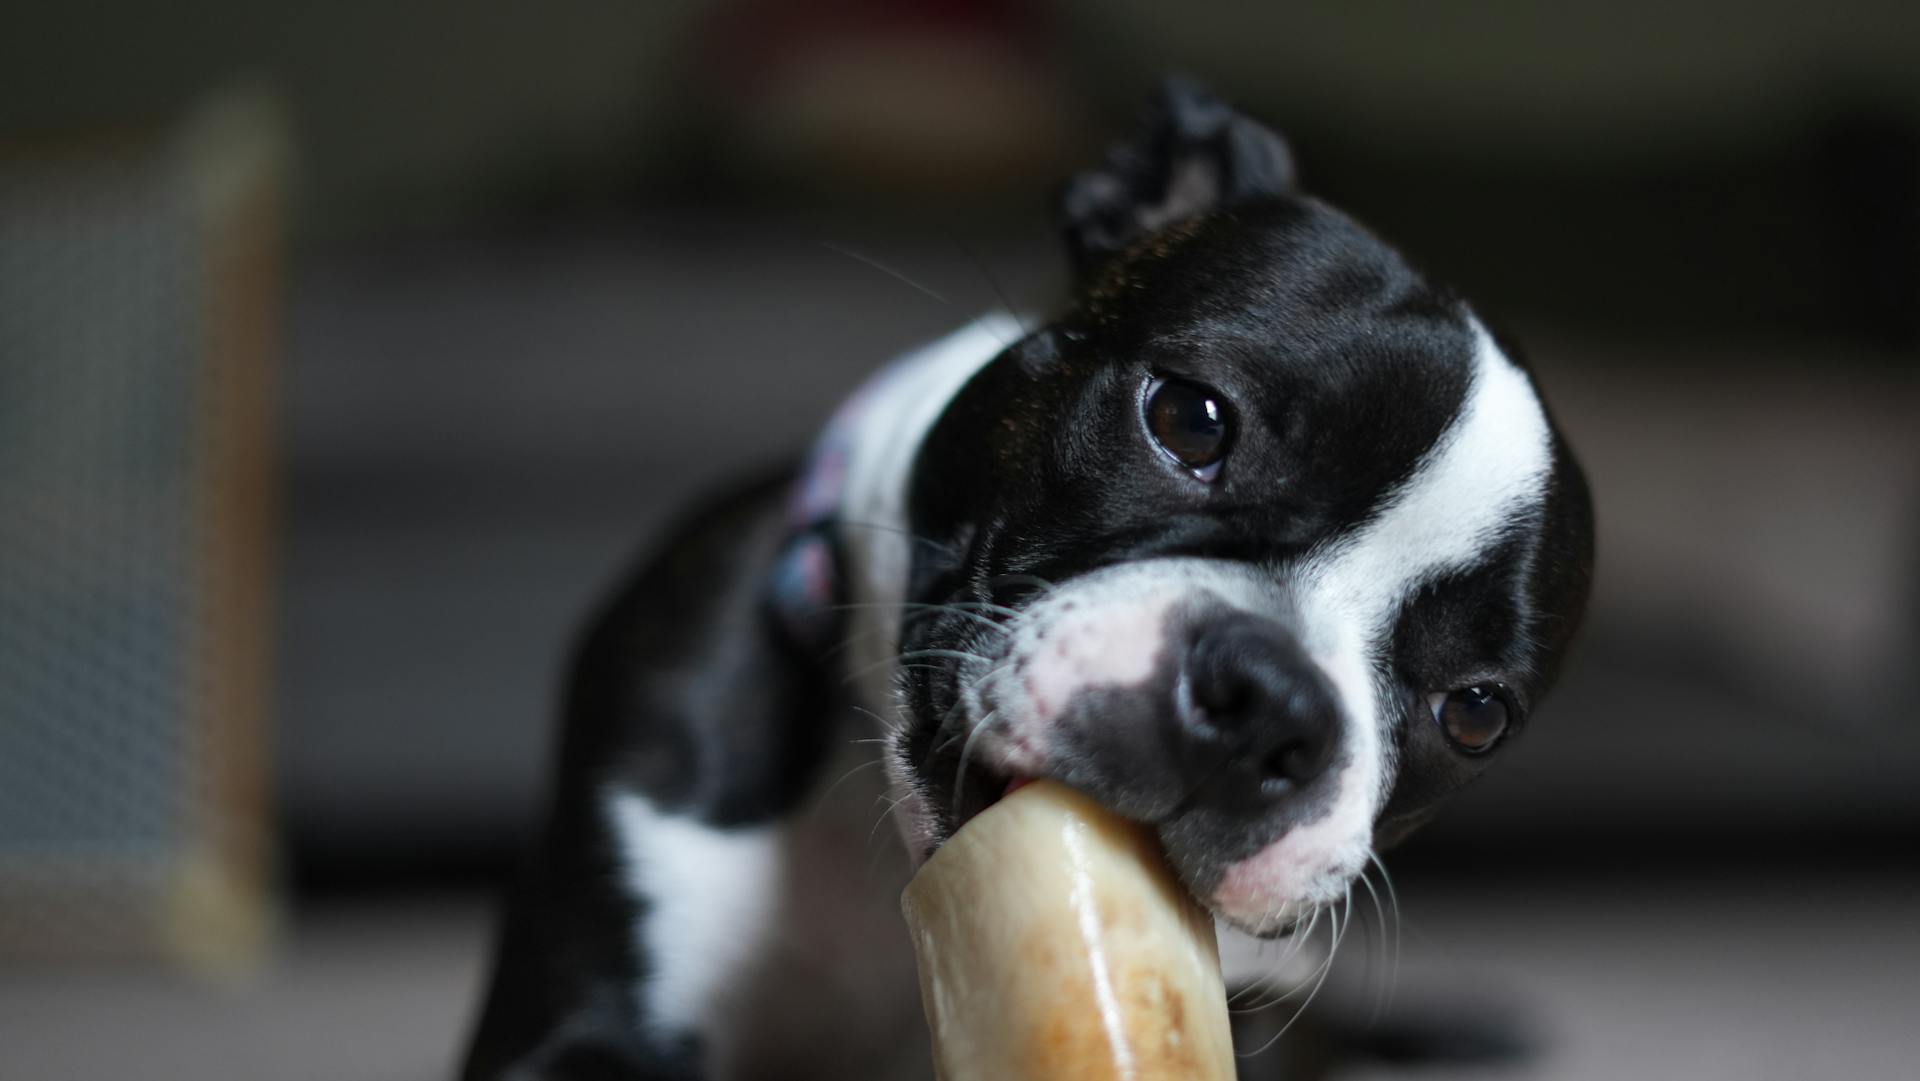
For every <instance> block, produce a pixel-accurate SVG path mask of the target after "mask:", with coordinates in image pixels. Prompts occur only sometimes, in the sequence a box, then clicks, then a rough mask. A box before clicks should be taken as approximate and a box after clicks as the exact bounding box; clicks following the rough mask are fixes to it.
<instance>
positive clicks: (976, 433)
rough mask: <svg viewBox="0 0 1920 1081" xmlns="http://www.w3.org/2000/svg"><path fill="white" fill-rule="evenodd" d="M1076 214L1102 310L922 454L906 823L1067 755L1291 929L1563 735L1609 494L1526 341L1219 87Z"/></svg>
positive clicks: (1050, 342)
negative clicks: (1514, 753)
mask: <svg viewBox="0 0 1920 1081" xmlns="http://www.w3.org/2000/svg"><path fill="white" fill-rule="evenodd" d="M1061 202H1062V209H1063V213H1064V218H1065V225H1066V232H1067V237H1068V240H1069V247H1070V249H1071V254H1072V256H1073V259H1074V261H1075V264H1076V267H1077V274H1078V280H1077V287H1076V296H1075V299H1074V301H1073V303H1072V304H1071V306H1070V307H1069V309H1068V310H1067V312H1066V314H1065V315H1064V316H1062V317H1061V318H1060V319H1059V320H1058V321H1056V322H1053V323H1051V324H1048V325H1046V326H1044V327H1041V328H1039V329H1037V330H1035V331H1034V332H1032V333H1031V334H1028V335H1027V336H1026V337H1024V338H1023V339H1022V340H1020V341H1018V342H1017V343H1015V344H1013V345H1011V346H1010V347H1008V348H1007V349H1006V350H1005V351H1004V352H1002V353H1000V354H999V355H998V356H997V357H995V358H994V359H993V360H992V361H991V362H989V363H988V364H986V365H985V366H984V367H983V368H981V369H980V370H979V371H978V373H977V374H975V375H973V376H972V377H971V379H970V380H968V381H967V382H966V383H965V385H964V387H963V388H962V389H961V390H959V392H958V393H957V394H956V395H955V396H954V397H953V399H952V400H951V401H950V402H949V403H947V405H946V407H945V408H944V410H943V411H941V413H940V415H939V416H938V419H937V420H935V421H934V422H933V423H932V424H931V427H930V428H929V430H928V431H927V433H926V435H925V438H924V440H923V441H922V442H921V444H920V449H919V451H918V454H917V455H916V457H915V458H914V461H913V464H912V469H911V472H910V474H909V477H908V480H907V488H906V493H905V496H904V510H905V525H906V527H907V528H908V529H909V530H910V531H911V533H912V534H913V535H914V536H916V537H917V538H919V539H920V540H921V541H923V542H924V543H916V544H914V545H913V547H912V557H911V569H910V574H909V576H908V578H909V584H908V587H907V590H906V599H907V600H908V601H909V602H912V604H913V605H915V606H917V607H914V608H913V609H912V610H911V611H910V613H909V614H908V616H907V617H906V618H904V619H902V620H901V621H900V624H899V641H898V644H899V646H900V649H901V651H902V653H903V654H904V655H905V656H907V657H910V658H914V657H917V658H921V659H923V661H924V663H910V664H905V665H902V666H901V667H900V669H899V671H898V675H897V690H898V693H899V696H900V704H901V707H902V708H901V711H900V712H901V715H902V718H903V722H902V726H901V727H900V729H899V730H898V731H897V732H896V734H895V736H894V737H893V743H892V746H891V748H890V754H889V756H888V757H889V768H890V773H891V777H892V782H893V785H894V787H895V789H896V795H897V796H899V797H900V799H901V802H900V806H899V808H898V810H897V812H896V813H897V814H898V815H900V816H902V817H903V823H902V825H903V829H904V831H905V833H906V835H907V837H908V838H909V840H910V842H911V843H913V845H914V847H915V848H916V850H917V851H916V855H918V856H924V855H926V854H927V852H930V851H931V850H932V849H933V848H934V847H935V846H937V845H938V844H939V843H940V842H941V841H942V840H944V838H945V837H947V836H948V835H950V834H951V832H952V831H953V830H954V829H956V828H958V826H959V825H960V824H962V823H964V822H965V821H966V820H967V819H968V818H969V817H970V816H972V815H973V814H976V813H978V812H979V811H980V810H981V809H982V808H983V807H985V806H986V805H987V804H988V803H990V802H992V801H993V800H994V799H996V798H997V797H998V796H999V795H1000V794H1001V793H1003V792H1004V791H1005V790H1006V788H1007V786H1008V785H1009V783H1011V782H1012V781H1014V780H1017V779H1020V778H1027V777H1051V778H1056V779H1059V780H1062V781H1065V782H1067V783H1069V784H1071V785H1073V786H1075V787H1077V788H1079V789H1081V790H1083V791H1085V792H1087V793H1089V794H1091V795H1092V796H1094V797H1095V798H1096V799H1098V800H1100V801H1102V802H1103V803H1105V804H1106V805H1108V806H1109V807H1111V808H1112V809H1113V810H1115V811H1117V812H1119V813H1120V814H1122V815H1125V816H1127V817H1129V818H1132V819H1135V820H1138V821H1140V822H1143V823H1149V824H1151V825H1152V826H1153V827H1154V828H1156V829H1157V831H1158V833H1159V835H1160V837H1161V839H1162V841H1163V842H1164V844H1165V847H1166V850H1167V853H1168V855H1169V857H1170V858H1171V860H1172V862H1173V864H1174V866H1175V867H1176V868H1177V869H1178V871H1179V872H1180V874H1181V876H1182V877H1183V878H1184V880H1185V882H1186V884H1187V885H1188V886H1189V887H1190V888H1191V889H1192V890H1193V892H1194V894H1195V895H1196V896H1197V897H1199V898H1200V899H1201V900H1202V901H1204V902H1206V903H1207V904H1209V905H1210V906H1211V907H1212V908H1213V909H1214V910H1215V911H1216V912H1217V913H1218V914H1219V915H1220V916H1222V917H1223V918H1225V919H1226V920H1227V921H1229V922H1231V923H1233V924H1235V925H1237V926H1239V927H1241V928H1243V929H1246V930H1250V931H1254V932H1256V933H1271V932H1275V931H1278V930H1280V929H1282V928H1284V927H1286V926H1287V925H1289V924H1290V923H1291V922H1292V921H1293V920H1295V919H1297V918H1298V917H1299V916H1300V915H1301V914H1302V913H1304V912H1305V911H1306V910H1307V909H1309V908H1311V907H1312V906H1314V905H1316V904H1319V903H1324V902H1328V901H1330V900H1333V899H1336V898H1338V897H1340V896H1341V895H1342V894H1343V893H1344V892H1345V890H1346V888H1347V886H1348V884H1349V882H1350V881H1351V880H1352V878H1353V877H1354V876H1355V875H1356V874H1358V873H1359V872H1360V871H1361V870H1362V868H1363V866H1364V864H1365V861H1366V860H1367V859H1368V858H1369V856H1370V854H1371V853H1372V852H1373V851H1374V850H1375V849H1376V848H1377V847H1379V846H1383V845H1384V844H1386V843H1388V842H1390V841H1391V840H1393V839H1395V838H1396V837H1397V836H1398V835H1400V834H1401V833H1403V832H1405V831H1406V830H1407V829H1409V828H1411V827H1412V826H1413V825H1415V824H1417V823H1418V822H1420V821H1421V820H1422V819H1423V818H1424V817H1425V816H1426V815H1427V814H1428V812H1429V811H1430V810H1431V809H1432V808H1433V807H1434V805H1435V803H1436V802H1437V801H1438V800H1440V799H1441V798H1442V797H1443V796H1445V795H1446V794H1447V793H1449V792H1451V791H1452V790H1454V789H1456V788H1458V787H1460V786H1461V785H1462V784H1464V783H1466V782H1467V781H1468V780H1470V779H1472V778H1473V777H1475V776H1476V775H1478V774H1479V773H1480V772H1481V771H1482V770H1484V769H1486V768H1487V767H1488V766H1489V765H1490V764H1491V763H1492V762H1493V761H1495V760H1496V759H1498V758H1499V757H1500V756H1501V753H1502V749H1503V747H1505V746H1506V745H1507V744H1508V743H1509V742H1510V741H1511V740H1512V738H1513V736H1514V735H1515V734H1516V733H1517V732H1519V731H1520V730H1521V729H1523V728H1524V727H1525V725H1526V722H1527V718H1528V716H1529V714H1530V713H1531V712H1532V711H1533V709H1534V707H1535V706H1536V704H1537V703H1538V702H1539V700H1540V697H1541V695H1542V694H1543V693H1544V692H1545V690H1546V689H1547V686H1548V684H1549V683H1550V682H1551V681H1552V679H1553V676H1554V672H1555V669H1556V667H1557V665H1558V662H1559V660H1560V657H1561V655H1562V652H1563V651H1564V650H1565V648H1566V646H1567V644H1568V640H1569V638H1570V637H1571V635H1572V632H1573V630H1574V627H1575V624H1576V623H1577V622H1578V620H1579V617H1580V613H1581V610H1582V608H1583V606H1584V604H1585V600H1586V594H1587V588H1588V579H1589V574H1590V566H1591V559H1592V520H1591V511H1590V507H1589V502H1588V494H1587V488H1586V484H1585V481H1584V480H1583V478H1582V476H1581V473H1580V470H1579V467H1578V466H1577V465H1576V464H1575V462H1574V460H1573V458H1572V457H1571V455H1570V454H1569V452H1568V450H1567V448H1566V446H1565V444H1564V443H1563V441H1562V440H1561V438H1560V436H1559V434H1558V433H1557V431H1556V429H1555V428H1554V425H1553V421H1552V418H1551V417H1550V416H1549V414H1548V412H1547V410H1546V409H1545V407H1544V406H1543V404H1542V402H1541V399H1540V396H1539V394H1538V393H1537V392H1536V389H1535V387H1534V384H1533V381H1532V379H1531V377H1530V376H1529V374H1528V373H1527V371H1526V369H1525V368H1524V367H1522V364H1521V361H1520V359H1519V357H1518V356H1517V355H1516V354H1515V353H1514V352H1513V350H1512V349H1511V347H1509V346H1507V345H1505V344H1504V343H1502V342H1501V341H1499V340H1498V339H1496V338H1495V337H1494V336H1493V335H1491V334H1490V333H1489V332H1488V331H1487V329H1486V328H1485V327H1484V326H1482V325H1481V323H1480V321H1479V320H1478V319H1477V318H1476V317H1475V316H1474V314H1473V312H1472V311H1471V309H1470V308H1468V306H1467V305H1466V304H1465V303H1463V302H1462V301H1460V300H1459V299H1458V298H1456V297H1454V296H1452V295H1450V294H1449V293H1447V292H1446V291H1444V290H1442V289H1440V288H1438V287H1436V286H1434V285H1432V284H1430V283H1428V282H1427V281H1426V280H1425V279H1423V278H1422V277H1421V276H1420V275H1419V274H1418V273H1417V272H1416V271H1414V270H1413V269H1412V268H1411V267H1410V266H1408V265H1407V263H1406V262H1404V261H1403V260H1402V259H1401V257H1400V256H1399V255H1397V254H1396V253H1395V252H1394V251H1393V250H1392V249H1390V248H1388V247H1387V246H1386V245H1385V244H1383V243H1382V242H1381V241H1380V240H1379V239H1377V238H1376V237H1374V236H1373V235H1371V234H1370V233H1368V232H1367V231H1366V230H1365V229H1363V228H1361V227H1360V226H1359V225H1357V224H1355V223H1354V222H1353V221H1352V220H1351V219H1349V218H1347V217H1346V216H1345V215H1343V214H1341V213H1340V212H1338V211H1336V210H1334V209H1332V208H1331V207H1328V206H1326V205H1324V204H1322V203H1320V202H1318V201H1316V200H1314V199H1312V198H1310V197H1308V196H1306V195H1304V194H1302V193H1301V192H1300V191H1298V190H1297V188H1296V185H1295V180H1294V170H1293V166H1292V160H1291V156H1290V155H1289V153H1288V151H1287V148H1286V146H1285V144H1284V143H1283V142H1282V141H1281V140H1280V138H1279V137H1278V136H1276V135H1275V134H1274V133H1272V132H1270V131H1268V130H1267V129H1266V128H1264V127H1262V126H1261V125H1260V124H1258V123H1257V122H1255V121H1253V120H1251V119H1249V118H1247V117H1246V116H1243V115H1241V114H1239V113H1237V112H1234V111H1233V110H1231V109H1229V108H1228V107H1226V106H1225V105H1223V104H1221V103H1220V102H1218V101H1216V100H1214V99H1212V98H1210V97H1208V96H1207V95H1205V94H1204V93H1203V92H1200V91H1198V90H1197V89H1194V88H1192V87H1188V86H1184V85H1178V84H1175V85H1170V86H1169V87H1168V88H1167V89H1166V91H1164V92H1163V94H1162V95H1161V97H1160V99H1159V100H1158V101H1157V102H1156V103H1155V105H1154V107H1153V108H1152V109H1150V110H1149V115H1148V117H1147V120H1146V122H1145V124H1144V125H1143V128H1142V130H1141V131H1140V133H1139V134H1138V137H1137V138H1136V139H1135V140H1134V141H1133V142H1130V143H1128V144H1125V145H1122V146H1119V147H1117V148H1116V149H1115V150H1114V151H1113V152H1112V153H1111V154H1110V155H1109V157H1108V159H1107V161H1106V162H1105V164H1104V165H1103V166H1102V167H1101V168H1099V169H1096V170H1094V171H1091V172H1088V173H1085V174H1083V175H1081V176H1079V177H1077V178H1075V179H1074V181H1073V182H1072V183H1071V184H1070V185H1069V186H1068V187H1067V189H1066V191H1065V193H1064V195H1063V198H1062V200H1061ZM929 606H935V607H929Z"/></svg>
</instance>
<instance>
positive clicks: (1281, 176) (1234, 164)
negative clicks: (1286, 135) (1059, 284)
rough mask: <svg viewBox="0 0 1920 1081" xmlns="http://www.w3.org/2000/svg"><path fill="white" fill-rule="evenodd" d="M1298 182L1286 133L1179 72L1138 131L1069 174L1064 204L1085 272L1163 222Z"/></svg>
mask: <svg viewBox="0 0 1920 1081" xmlns="http://www.w3.org/2000/svg"><path fill="white" fill-rule="evenodd" d="M1294 185H1295V176H1294V168H1293V153H1292V152H1291V151H1289V150H1288V149H1287V144H1286V140H1284V139H1282V138H1281V137H1280V136H1279V135H1278V134H1277V133H1275V132H1274V131H1272V130H1271V129H1269V128H1268V127H1266V126H1265V125H1263V124H1261V123H1260V122H1259V121H1257V120H1254V119H1253V118H1251V117H1249V116H1246V115H1245V114H1242V113H1240V112H1238V111H1236V110H1235V109H1234V108H1233V107H1232V106H1231V105H1228V104H1227V103H1226V102H1224V101H1221V100H1220V99H1219V98H1217V97H1214V96H1213V94H1212V93H1210V92H1209V91H1208V90H1207V89H1206V88H1205V87H1202V86H1201V85H1200V84H1198V83H1196V82H1194V81H1192V80H1190V79H1186V78H1181V77H1177V76H1176V77H1173V78H1169V79H1167V80H1166V81H1165V82H1164V83H1162V84H1161V86H1160V90H1159V92H1158V93H1157V94H1155V95H1154V98H1153V100H1152V101H1151V102H1149V103H1148V105H1147V108H1146V110H1145V112H1144V114H1143V115H1142V117H1141V120H1140V126H1139V129H1138V130H1137V131H1136V132H1135V133H1134V135H1133V137H1132V138H1131V139H1129V140H1127V141H1124V142H1120V143H1116V144H1114V145H1113V146H1112V147H1110V148H1109V149H1108V151H1107V158H1106V161H1105V162H1104V163H1102V164H1101V166H1100V167H1099V168H1096V169H1089V170H1087V171H1086V172H1083V173H1079V174H1077V175H1076V176H1074V178H1073V179H1072V180H1070V181H1068V182H1067V184H1066V187H1065V188H1063V189H1062V190H1061V192H1060V200H1059V211H1060V218H1061V221H1062V224H1063V225H1064V227H1065V230H1066V234H1067V247H1068V250H1069V251H1070V252H1071V253H1072V256H1073V262H1074V268H1075V270H1077V271H1080V272H1085V271H1087V270H1089V269H1091V268H1092V267H1094V266H1096V265H1098V264H1099V263H1100V262H1101V261H1102V260H1103V259H1105V258H1106V257H1107V256H1109V255H1112V254H1113V253H1115V252H1118V251H1120V250H1121V249H1123V248H1125V247H1126V246H1127V245H1129V244H1131V243H1133V242H1134V241H1135V240H1137V239H1139V238H1140V237H1142V236H1145V235H1147V234H1148V233H1151V232H1153V231H1155V230H1157V229H1160V228H1162V227H1164V226H1168V225H1172V224H1173V223H1175V222H1178V221H1182V220H1184V219H1186V218H1191V217H1194V216H1195V215H1198V214H1201V213H1203V212H1205V211H1207V210H1211V209H1212V208H1214V207H1217V206H1224V205H1227V204H1230V203H1234V202H1238V201H1241V200H1244V199H1248V198H1257V197H1259V196H1263V195H1279V194H1283V193H1285V192H1290V191H1292V190H1293V189H1294Z"/></svg>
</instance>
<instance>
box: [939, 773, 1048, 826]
mask: <svg viewBox="0 0 1920 1081" xmlns="http://www.w3.org/2000/svg"><path fill="white" fill-rule="evenodd" d="M1033 781H1034V778H1032V777H1023V776H1021V775H1019V774H1015V773H1003V772H1001V771H999V770H995V769H991V768H988V767H986V766H978V765H973V764H971V763H969V764H968V765H967V766H966V767H965V768H964V769H962V770H961V771H960V778H959V780H958V781H957V782H956V783H955V785H954V795H953V805H952V807H951V808H949V809H948V812H947V818H948V823H947V836H949V837H951V836H952V835H953V834H954V833H956V832H958V831H959V830H960V827H962V826H964V825H966V824H967V823H969V822H971V821H973V820H974V819H975V818H977V817H979V815H980V814H981V812H983V811H985V810H986V809H987V808H989V807H992V806H993V805H994V804H996V803H999V802H1000V801H1001V800H1003V799H1005V798H1006V797H1007V796H1009V795H1010V794H1012V793H1013V792H1014V791H1015V790H1017V789H1019V788H1020V787H1021V786H1022V785H1026V784H1030V783H1032V782H1033Z"/></svg>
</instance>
